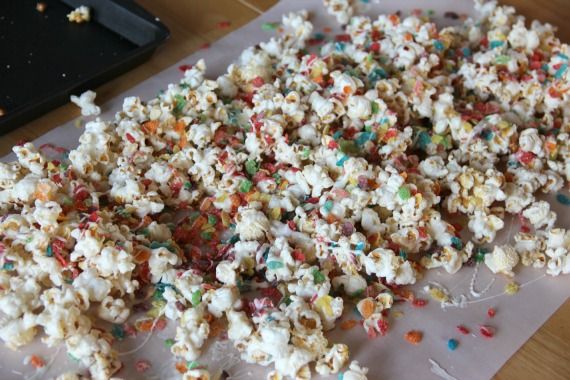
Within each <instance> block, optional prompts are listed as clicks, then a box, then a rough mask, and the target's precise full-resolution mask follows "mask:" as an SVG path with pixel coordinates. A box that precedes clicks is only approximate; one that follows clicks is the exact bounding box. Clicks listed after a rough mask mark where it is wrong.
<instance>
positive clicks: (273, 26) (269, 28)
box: [261, 22, 279, 31]
mask: <svg viewBox="0 0 570 380" xmlns="http://www.w3.org/2000/svg"><path fill="white" fill-rule="evenodd" d="M278 27H279V23H277V22H264V23H263V24H261V29H262V30H265V31H273V30H275V29H277V28H278Z"/></svg>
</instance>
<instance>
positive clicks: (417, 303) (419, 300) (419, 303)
mask: <svg viewBox="0 0 570 380" xmlns="http://www.w3.org/2000/svg"><path fill="white" fill-rule="evenodd" d="M427 303H428V301H427V300H424V299H422V298H416V299H414V300H413V301H412V306H413V307H424V306H426V305H427Z"/></svg>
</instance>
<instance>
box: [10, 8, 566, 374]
mask: <svg viewBox="0 0 570 380" xmlns="http://www.w3.org/2000/svg"><path fill="white" fill-rule="evenodd" d="M285 1H286V0H285ZM137 2H138V3H140V4H141V5H142V6H143V7H145V8H146V9H147V10H148V11H150V12H151V13H153V14H155V15H156V16H157V17H159V18H160V19H161V20H162V21H163V22H164V23H165V24H166V25H168V27H169V28H170V31H171V38H170V40H168V41H167V43H166V44H165V45H164V46H163V47H161V48H160V49H159V50H158V51H157V53H156V54H155V55H154V56H153V57H152V59H151V60H150V61H148V62H146V63H145V64H143V65H141V66H139V67H137V68H136V69H134V70H132V71H130V72H128V73H127V74H124V75H122V76H121V77H119V78H116V79H115V80H113V81H111V82H108V83H106V84H104V85H103V86H101V87H99V88H97V89H95V90H96V92H97V103H98V104H102V103H104V102H105V101H107V100H109V99H111V98H113V97H114V96H117V95H118V94H120V93H122V92H124V91H126V90H127V89H129V88H130V87H132V86H134V85H135V84H137V83H139V82H141V81H143V80H144V79H146V78H148V77H150V76H152V75H154V74H156V73H158V72H159V71H161V70H163V69H165V68H167V67H169V66H171V65H172V64H174V63H175V62H177V61H178V60H180V59H182V58H184V57H185V56H187V55H189V54H191V53H192V52H194V51H196V50H198V49H200V48H201V47H202V46H204V44H206V43H210V42H213V41H215V40H217V39H219V38H220V37H222V36H223V35H225V34H227V33H230V32H231V31H233V30H235V29H237V28H239V27H240V26H242V25H244V24H246V23H247V22H249V21H250V20H252V19H253V18H255V17H256V16H257V15H259V14H260V13H261V12H263V11H264V10H266V9H268V8H270V7H271V6H272V5H273V4H275V3H276V1H275V0H137ZM500 2H501V3H504V4H509V5H514V6H515V7H517V9H518V11H519V13H520V14H522V15H524V16H526V17H527V20H532V19H538V20H540V21H543V22H549V23H551V24H553V25H556V26H557V27H558V36H559V37H560V38H561V39H562V40H563V41H565V42H570V22H569V21H570V0H542V1H538V0H504V1H503V0H501V1H500ZM222 21H230V22H231V24H230V26H229V27H228V28H220V27H219V26H218V23H219V22H222ZM78 115H79V109H78V108H77V107H76V106H74V105H72V104H67V105H64V106H62V107H60V108H58V109H56V110H53V111H52V112H50V113H48V114H46V115H44V116H42V117H40V118H39V119H36V120H34V121H33V122H30V123H28V124H27V125H25V126H22V127H21V128H18V129H16V130H14V131H12V132H10V133H8V134H6V135H4V136H2V137H1V138H0V155H4V154H6V153H8V152H9V151H10V149H11V147H12V146H13V145H15V144H16V143H18V142H19V141H21V140H33V139H35V138H36V137H39V136H41V135H42V134H44V133H46V132H47V131H49V130H51V129H53V128H55V127H57V126H59V125H60V124H63V123H64V122H66V121H68V120H70V119H72V118H75V117H77V116H78ZM547 296H548V294H545V297H547ZM569 320H570V302H568V301H567V302H566V303H565V304H564V305H563V306H562V307H561V308H560V309H559V310H558V311H557V312H556V313H555V314H554V315H553V316H552V317H551V318H550V319H549V320H548V322H547V323H545V324H544V325H543V326H542V327H541V328H540V329H539V330H538V332H537V333H536V334H534V336H533V337H532V338H531V339H530V340H529V341H528V342H527V343H526V344H524V345H523V346H522V347H521V349H520V350H519V351H518V352H517V353H516V354H515V355H514V356H513V357H512V358H511V359H509V361H507V363H506V364H505V365H504V366H503V368H502V369H501V370H500V371H499V372H498V373H497V374H496V376H495V379H498V380H507V379H509V380H510V379H517V380H526V379H549V380H551V379H552V380H554V379H569V378H570V328H569V326H568V321H569ZM480 365H481V366H484V365H485V363H480Z"/></svg>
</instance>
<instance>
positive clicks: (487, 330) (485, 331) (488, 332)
mask: <svg viewBox="0 0 570 380" xmlns="http://www.w3.org/2000/svg"><path fill="white" fill-rule="evenodd" d="M479 332H480V333H481V335H482V336H484V337H485V338H493V337H494V336H495V329H494V328H493V327H491V326H487V325H481V326H479Z"/></svg>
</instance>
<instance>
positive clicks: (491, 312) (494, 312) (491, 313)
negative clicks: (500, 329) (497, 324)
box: [487, 307, 497, 318]
mask: <svg viewBox="0 0 570 380" xmlns="http://www.w3.org/2000/svg"><path fill="white" fill-rule="evenodd" d="M496 314H497V310H495V309H493V308H492V307H490V308H489V310H487V315H488V316H489V318H493V317H494V316H495V315H496Z"/></svg>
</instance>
